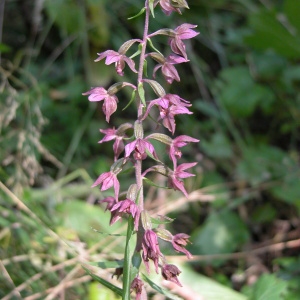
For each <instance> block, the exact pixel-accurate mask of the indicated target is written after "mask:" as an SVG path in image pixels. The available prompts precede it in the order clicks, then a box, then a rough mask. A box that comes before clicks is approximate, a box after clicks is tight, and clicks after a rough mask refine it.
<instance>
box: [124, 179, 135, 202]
mask: <svg viewBox="0 0 300 300" xmlns="http://www.w3.org/2000/svg"><path fill="white" fill-rule="evenodd" d="M136 196H137V185H136V184H135V183H134V184H132V185H131V186H130V187H129V189H128V191H127V194H126V198H127V199H130V200H132V201H135V200H136Z"/></svg>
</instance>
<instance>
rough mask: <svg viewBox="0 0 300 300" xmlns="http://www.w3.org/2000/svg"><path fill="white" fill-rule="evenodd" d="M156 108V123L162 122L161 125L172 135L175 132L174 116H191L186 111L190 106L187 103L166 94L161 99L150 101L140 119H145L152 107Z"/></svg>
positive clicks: (189, 112) (176, 96) (175, 96)
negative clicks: (157, 112) (157, 111)
mask: <svg viewBox="0 0 300 300" xmlns="http://www.w3.org/2000/svg"><path fill="white" fill-rule="evenodd" d="M154 105H156V106H158V109H159V113H160V117H159V118H158V120H157V121H160V120H162V122H163V125H164V126H165V127H166V128H167V129H169V130H170V131H171V132H172V133H173V134H174V132H175V127H176V123H175V118H174V117H175V115H179V114H192V112H191V111H189V110H188V109H187V107H188V106H191V104H189V102H188V101H186V100H184V99H182V98H181V97H179V96H178V95H175V94H166V95H164V96H163V97H161V98H158V99H154V100H152V101H150V103H149V105H148V107H147V110H146V112H145V114H144V116H143V118H142V119H145V118H146V117H147V115H148V114H149V112H150V109H151V108H152V107H153V106H154Z"/></svg>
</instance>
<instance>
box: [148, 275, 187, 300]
mask: <svg viewBox="0 0 300 300" xmlns="http://www.w3.org/2000/svg"><path fill="white" fill-rule="evenodd" d="M142 277H143V280H144V281H146V282H147V283H148V284H149V285H150V286H151V287H152V288H153V289H154V290H156V291H157V292H159V293H160V294H162V295H164V296H167V297H168V299H172V300H180V299H181V298H179V297H177V296H175V295H173V294H172V293H170V292H169V291H167V290H166V289H164V288H162V287H161V286H159V285H158V284H156V283H155V282H153V281H152V280H151V279H150V278H149V277H147V276H146V275H145V274H142Z"/></svg>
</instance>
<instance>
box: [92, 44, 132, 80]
mask: <svg viewBox="0 0 300 300" xmlns="http://www.w3.org/2000/svg"><path fill="white" fill-rule="evenodd" d="M97 54H98V55H99V57H98V58H97V59H95V61H96V62H97V61H100V60H102V59H103V58H106V60H105V64H106V65H110V64H112V63H115V66H116V71H117V73H118V74H119V75H120V76H123V75H124V72H123V70H124V68H125V63H126V64H127V65H128V66H129V68H130V69H131V70H132V71H133V72H134V73H137V70H136V69H135V63H134V61H133V60H132V59H131V58H129V57H127V56H126V55H125V54H121V53H119V52H117V51H113V50H107V51H104V52H101V53H97Z"/></svg>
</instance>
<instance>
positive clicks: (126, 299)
mask: <svg viewBox="0 0 300 300" xmlns="http://www.w3.org/2000/svg"><path fill="white" fill-rule="evenodd" d="M145 9H146V11H145V25H144V34H143V40H142V50H141V54H140V60H139V69H138V78H137V86H139V84H140V83H142V81H143V66H144V60H145V54H146V47H147V37H148V27H149V16H150V9H149V3H148V0H146V1H145ZM137 110H138V112H137V118H138V120H140V119H141V117H142V115H143V104H142V102H141V100H140V99H139V98H138V103H137ZM135 178H136V184H137V188H138V206H139V209H140V211H142V210H143V209H144V187H143V179H142V160H141V159H138V160H136V162H135ZM132 234H133V219H132V218H131V217H130V218H129V220H128V228H127V236H126V246H125V257H124V268H123V297H122V299H123V300H130V285H131V281H132V280H133V278H131V277H132V276H131V273H132V269H133V265H132V251H131V249H130V240H131V238H132ZM140 239H141V232H140V230H139V232H138V234H137V245H138V244H139V243H140ZM137 248H138V247H137Z"/></svg>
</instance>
